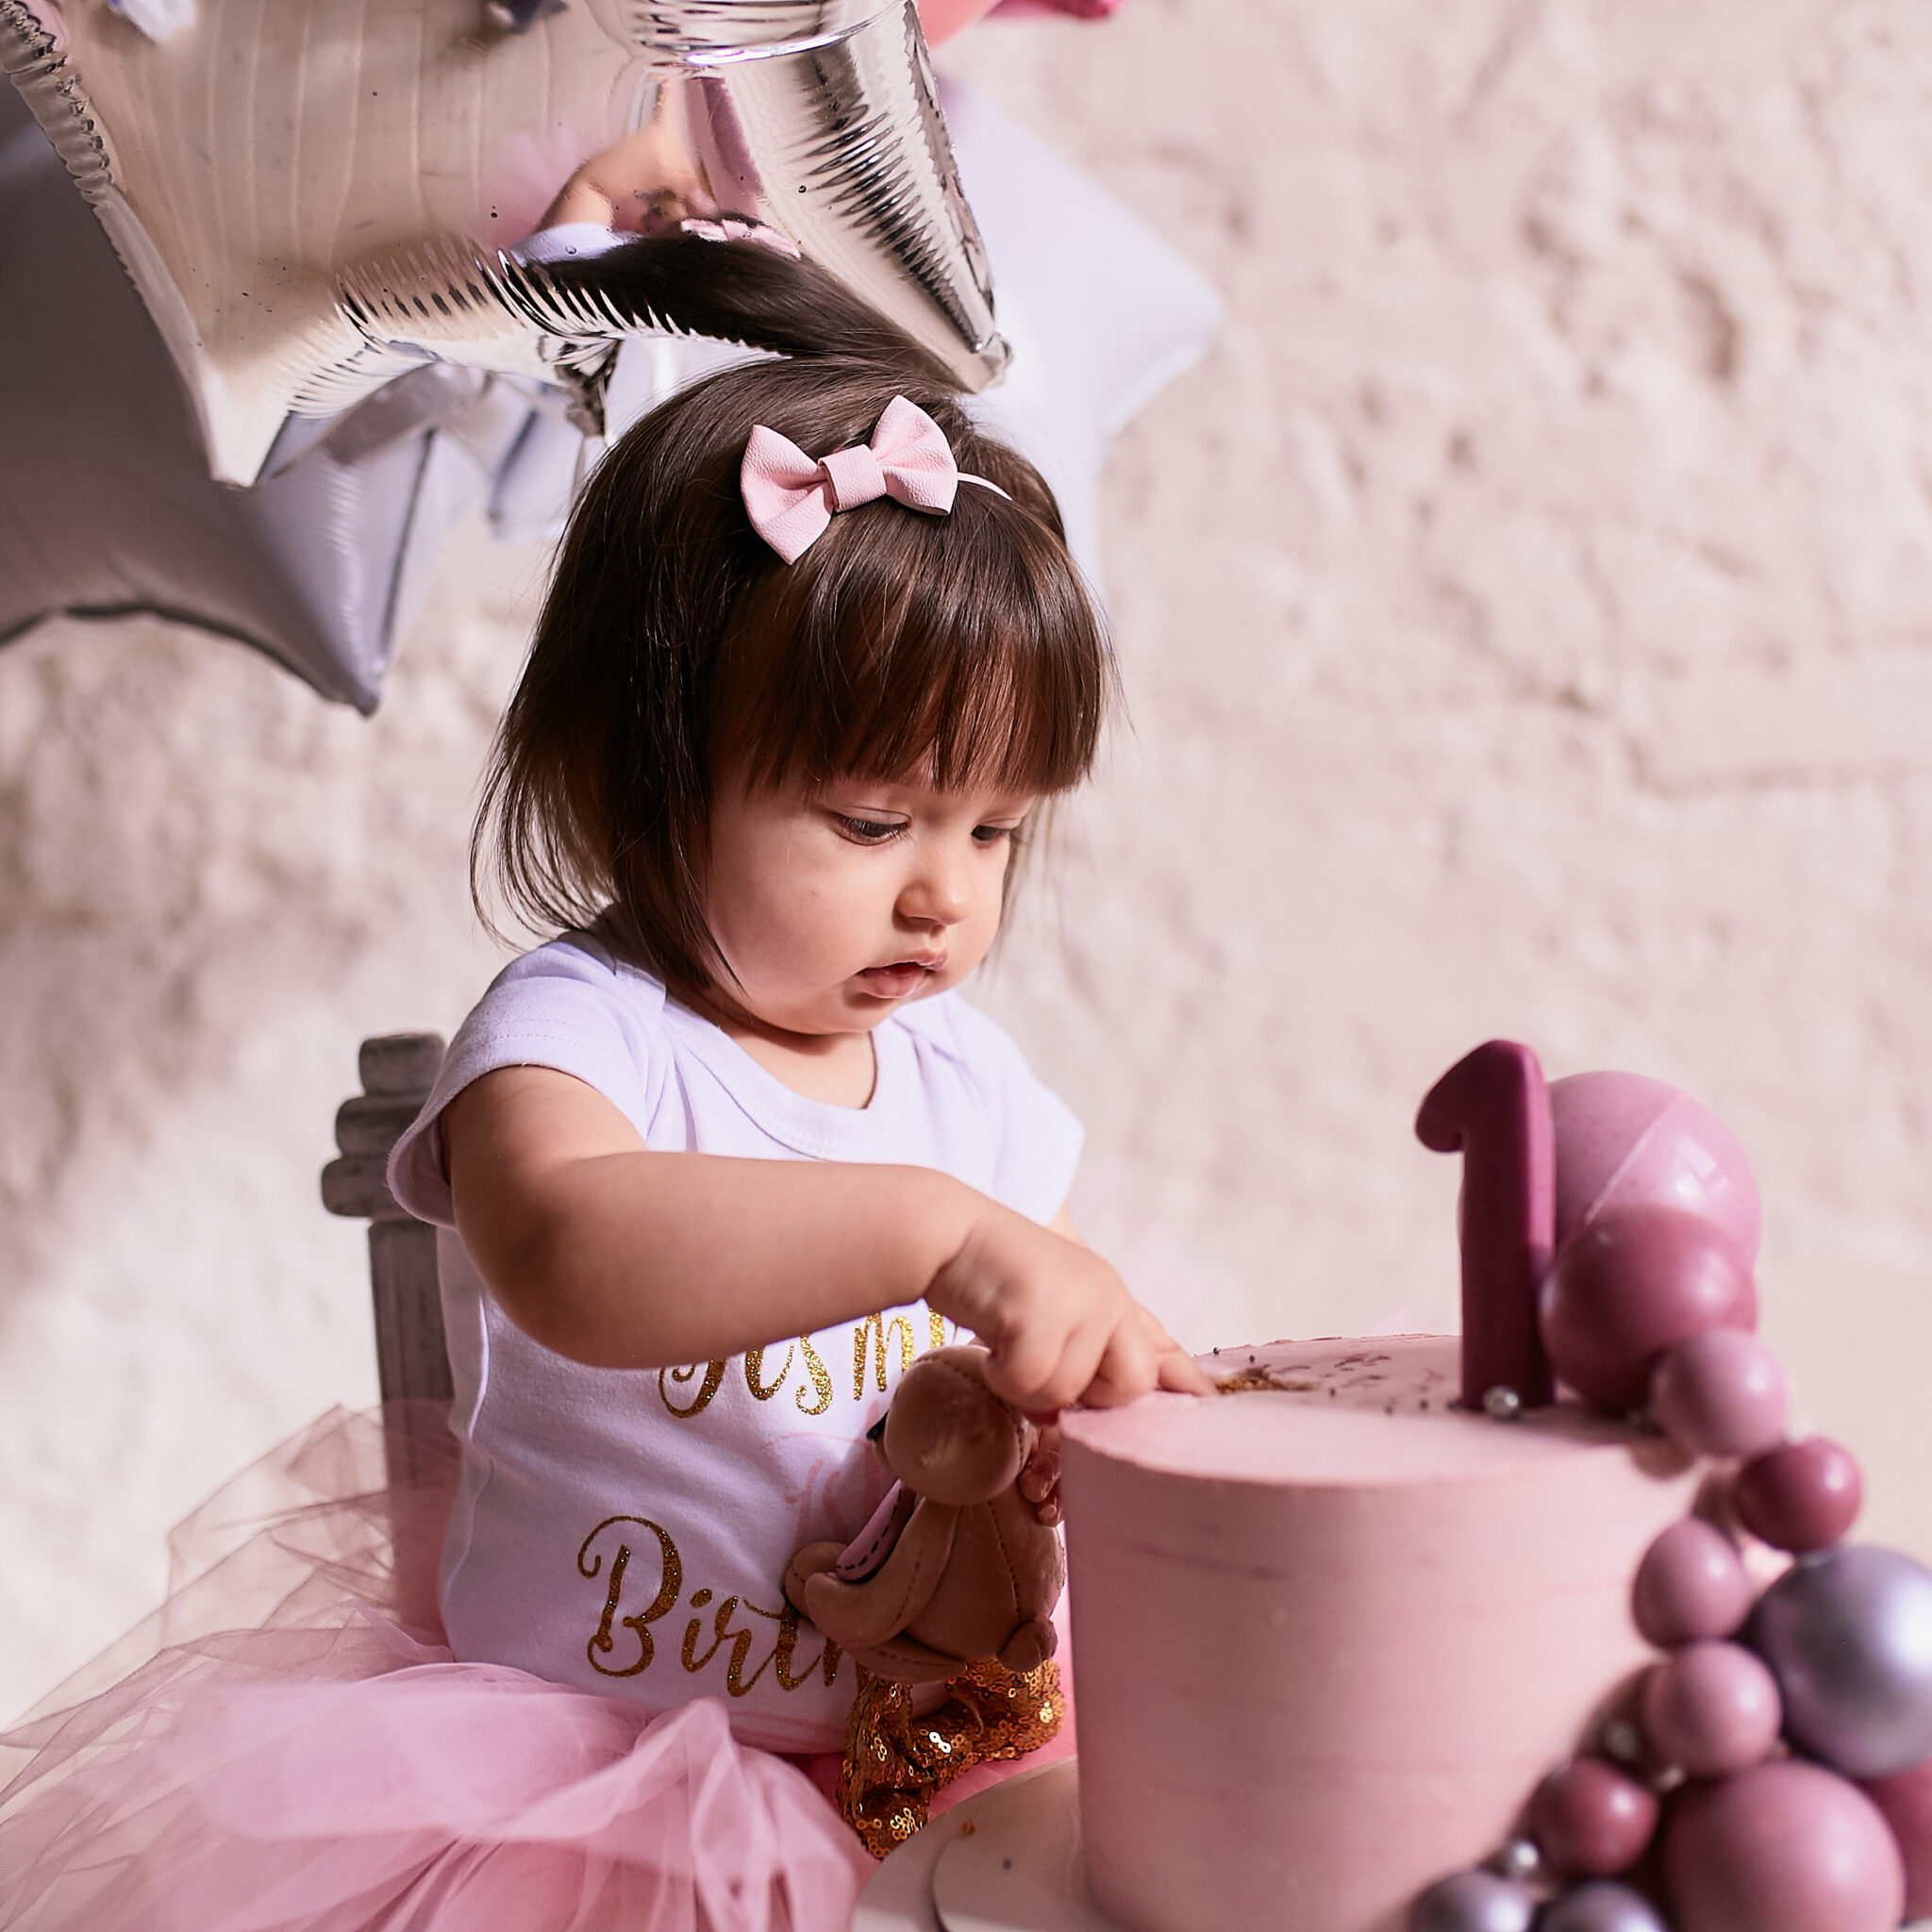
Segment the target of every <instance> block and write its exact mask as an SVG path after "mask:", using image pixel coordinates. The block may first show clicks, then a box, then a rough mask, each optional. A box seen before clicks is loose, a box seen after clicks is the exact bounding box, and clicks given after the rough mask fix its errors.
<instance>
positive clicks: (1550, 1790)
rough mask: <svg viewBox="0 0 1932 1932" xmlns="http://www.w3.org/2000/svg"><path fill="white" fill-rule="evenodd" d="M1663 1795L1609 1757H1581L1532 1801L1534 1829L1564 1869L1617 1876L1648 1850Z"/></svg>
mask: <svg viewBox="0 0 1932 1932" xmlns="http://www.w3.org/2000/svg"><path fill="white" fill-rule="evenodd" d="M1656 1829H1657V1799H1656V1798H1655V1797H1654V1796H1653V1795H1652V1793H1651V1792H1650V1791H1649V1790H1647V1789H1646V1788H1645V1787H1644V1786H1642V1785H1641V1784H1639V1783H1638V1782H1637V1780H1636V1779H1635V1778H1633V1777H1630V1776H1629V1775H1627V1774H1625V1773H1624V1772H1621V1771H1619V1770H1618V1769H1617V1767H1616V1766H1615V1765H1614V1764H1612V1763H1611V1762H1610V1761H1609V1760H1608V1759H1607V1758H1606V1757H1576V1758H1573V1759H1572V1760H1571V1761H1570V1762H1569V1763H1568V1764H1565V1765H1563V1766H1561V1767H1559V1768H1558V1769H1557V1770H1556V1771H1553V1772H1551V1774H1549V1776H1548V1777H1546V1778H1544V1780H1543V1781H1542V1783H1541V1784H1540V1785H1539V1786H1538V1787H1537V1790H1536V1796H1535V1797H1534V1798H1532V1799H1531V1800H1530V1804H1529V1835H1530V1837H1531V1838H1533V1839H1534V1840H1536V1843H1537V1849H1538V1850H1539V1851H1540V1852H1541V1853H1542V1855H1543V1857H1544V1858H1545V1859H1546V1860H1547V1861H1548V1862H1549V1864H1550V1865H1551V1866H1552V1867H1553V1868H1554V1869H1555V1870H1556V1871H1558V1872H1562V1873H1566V1874H1569V1875H1570V1876H1571V1877H1574V1878H1611V1877H1614V1876H1615V1875H1616V1874H1618V1873H1619V1872H1627V1871H1628V1870H1629V1869H1630V1867H1631V1866H1632V1865H1634V1864H1636V1862H1637V1861H1638V1859H1639V1858H1641V1857H1642V1856H1643V1852H1644V1847H1645V1846H1646V1845H1648V1844H1649V1843H1650V1837H1651V1833H1652V1832H1654V1831H1655V1830H1656Z"/></svg>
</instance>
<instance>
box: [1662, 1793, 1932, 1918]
mask: <svg viewBox="0 0 1932 1932" xmlns="http://www.w3.org/2000/svg"><path fill="white" fill-rule="evenodd" d="M1663 1863H1664V1886H1665V1890H1666V1891H1667V1892H1668V1894H1669V1899H1670V1907H1671V1924H1672V1925H1673V1926H1674V1928H1675V1932H1893V1928H1894V1927H1896V1926H1897V1924H1898V1923H1899V1920H1900V1919H1901V1917H1902V1916H1903V1915H1904V1912H1905V1903H1906V1878H1905V1868H1904V1865H1903V1864H1902V1863H1901V1861H1900V1858H1899V1852H1898V1846H1897V1844H1896V1843H1895V1842H1894V1841H1893V1840H1892V1836H1891V1831H1890V1827H1889V1826H1888V1825H1887V1824H1886V1822H1885V1819H1884V1817H1883V1816H1882V1814H1881V1813H1880V1812H1879V1809H1878V1807H1876V1806H1875V1805H1874V1804H1873V1802H1872V1800H1871V1799H1870V1798H1868V1797H1867V1796H1866V1795H1865V1794H1864V1792H1863V1791H1861V1790H1859V1789H1858V1788H1857V1785H1855V1784H1851V1783H1848V1782H1847V1781H1846V1780H1845V1779H1844V1778H1841V1777H1840V1776H1838V1775H1837V1774H1836V1773H1834V1772H1829V1771H1824V1770H1823V1769H1821V1768H1820V1767H1819V1766H1818V1765H1815V1764H1807V1763H1805V1762H1804V1761H1803V1760H1802V1759H1800V1758H1795V1757H1787V1758H1780V1759H1777V1760H1775V1761H1774V1762H1773V1763H1770V1764H1760V1765H1758V1766H1757V1767H1756V1768H1755V1769H1753V1770H1751V1771H1746V1772H1740V1774H1738V1775H1737V1776H1736V1777H1729V1778H1725V1779H1724V1781H1723V1782H1722V1783H1719V1784H1713V1785H1704V1786H1701V1787H1693V1788H1692V1789H1691V1790H1689V1791H1688V1792H1687V1793H1686V1794H1685V1796H1684V1797H1683V1798H1682V1799H1681V1800H1680V1801H1679V1803H1678V1805H1677V1807H1676V1808H1675V1809H1674V1811H1673V1812H1672V1814H1671V1819H1670V1823H1669V1824H1667V1825H1665V1827H1664V1859H1663Z"/></svg>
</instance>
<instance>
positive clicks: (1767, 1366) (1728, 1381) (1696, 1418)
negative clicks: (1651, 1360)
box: [1650, 1328, 1790, 1456]
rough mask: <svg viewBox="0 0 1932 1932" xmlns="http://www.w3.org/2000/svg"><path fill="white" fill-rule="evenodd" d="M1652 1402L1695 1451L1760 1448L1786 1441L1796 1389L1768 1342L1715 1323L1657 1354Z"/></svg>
mask: <svg viewBox="0 0 1932 1932" xmlns="http://www.w3.org/2000/svg"><path fill="white" fill-rule="evenodd" d="M1650 1406H1651V1408H1652V1410H1653V1412H1654V1413H1655V1414H1656V1416H1657V1423H1658V1424H1659V1425H1660V1426H1661V1427H1662V1429H1663V1432H1664V1434H1665V1435H1667V1436H1668V1437H1670V1439H1671V1441H1674V1443H1676V1444H1677V1446H1678V1447H1679V1448H1681V1449H1688V1450H1690V1451H1691V1454H1692V1455H1693V1456H1761V1455H1762V1454H1763V1453H1764V1452H1765V1451H1766V1450H1767V1449H1775V1448H1776V1447H1777V1445H1778V1444H1779V1443H1780V1442H1781V1441H1784V1434H1785V1418H1786V1416H1787V1415H1788V1414H1789V1413H1790V1393H1789V1391H1787V1389H1786V1386H1785V1372H1784V1370H1783V1369H1781V1368H1780V1367H1779V1366H1778V1361H1777V1357H1775V1356H1774V1355H1773V1354H1772V1352H1771V1351H1770V1349H1768V1348H1766V1347H1765V1345H1764V1344H1763V1342H1761V1341H1758V1340H1757V1337H1756V1336H1754V1335H1746V1334H1744V1333H1743V1332H1742V1331H1741V1330H1740V1329H1737V1328H1714V1329H1712V1330H1711V1331H1710V1333H1709V1334H1707V1335H1693V1336H1692V1337H1691V1340H1690V1341H1680V1342H1678V1343H1677V1345H1676V1346H1675V1347H1674V1348H1673V1349H1670V1350H1668V1351H1667V1352H1666V1353H1665V1354H1664V1355H1663V1357H1661V1358H1660V1359H1659V1360H1658V1362H1657V1367H1656V1368H1655V1369H1653V1370H1652V1371H1651V1376H1650Z"/></svg>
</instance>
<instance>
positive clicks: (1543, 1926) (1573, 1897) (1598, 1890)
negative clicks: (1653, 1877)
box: [1537, 1878, 1669, 1932]
mask: <svg viewBox="0 0 1932 1932" xmlns="http://www.w3.org/2000/svg"><path fill="white" fill-rule="evenodd" d="M1537 1932H1669V1928H1668V1927H1667V1926H1666V1925H1665V1924H1664V1922H1663V1919H1662V1917H1661V1916H1660V1915H1659V1913H1658V1911H1657V1907H1655V1906H1654V1905H1652V1904H1651V1902H1650V1901H1649V1900H1648V1899H1647V1898H1645V1897H1644V1895H1643V1894H1642V1893H1641V1891H1633V1890H1631V1889H1630V1887H1629V1886H1627V1885H1618V1884H1616V1883H1615V1882H1614V1881H1613V1880H1611V1879H1607V1878H1596V1879H1592V1880H1591V1882H1590V1883H1589V1884H1587V1885H1579V1886H1577V1887H1576V1889H1575V1890H1574V1891H1566V1892H1565V1893H1564V1894H1563V1896H1562V1897H1561V1898H1559V1899H1557V1900H1556V1901H1555V1902H1554V1903H1553V1904H1551V1905H1549V1906H1547V1907H1544V1910H1543V1915H1542V1917H1541V1919H1539V1920H1538V1921H1537Z"/></svg>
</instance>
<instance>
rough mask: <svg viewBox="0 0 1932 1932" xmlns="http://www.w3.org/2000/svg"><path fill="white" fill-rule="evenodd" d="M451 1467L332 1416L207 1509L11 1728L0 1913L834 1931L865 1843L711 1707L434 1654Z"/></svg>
mask: <svg viewBox="0 0 1932 1932" xmlns="http://www.w3.org/2000/svg"><path fill="white" fill-rule="evenodd" d="M453 1472H454V1445H453V1443H451V1442H450V1439H449V1437H448V1436H447V1433H446V1432H444V1431H442V1430H441V1428H440V1427H436V1426H425V1425H424V1424H423V1422H422V1419H421V1418H411V1417H408V1416H407V1415H404V1414H400V1413H399V1412H397V1411H394V1410H391V1412H390V1414H389V1415H388V1417H387V1418H384V1417H378V1416H363V1417H355V1416H348V1415H344V1414H342V1413H341V1412H337V1413H335V1414H333V1415H331V1416H327V1417H325V1418H324V1419H323V1420H322V1422H320V1423H318V1424H315V1425H314V1426H313V1427H312V1428H310V1429H309V1430H308V1431H307V1432H306V1433H305V1434H304V1435H303V1436H301V1437H299V1438H297V1439H296V1440H295V1441H293V1442H292V1443H291V1444H288V1445H286V1446H285V1448H284V1449H282V1450H280V1451H277V1452H276V1453H275V1456H273V1457H270V1458H268V1459H267V1460H266V1461H265V1462H264V1463H262V1464H259V1465H258V1466H257V1467H256V1468H255V1469H253V1470H250V1471H249V1472H247V1473H246V1474H244V1475H242V1477H240V1478H238V1479H237V1481H236V1482H235V1483H233V1484H230V1485H229V1486H228V1487H227V1488H226V1489H225V1490H224V1491H222V1492H221V1493H220V1494H219V1495H217V1496H216V1497H215V1498H214V1499H213V1500H212V1501H211V1502H210V1503H209V1504H208V1505H207V1506H205V1507H204V1508H202V1509H201V1510H199V1511H197V1512H196V1514H195V1516H194V1517H193V1518H192V1519H190V1521H189V1523H188V1524H184V1525H183V1528H182V1530H181V1531H179V1532H177V1534H176V1537H175V1541H174V1544H173V1546H172V1556H173V1559H174V1562H173V1569H174V1579H173V1587H172V1588H171V1591H170V1594H169V1598H168V1601H167V1603H166V1605H165V1606H164V1607H163V1608H162V1609H161V1610H160V1611H158V1612H157V1613H156V1615H155V1616H154V1617H152V1618H150V1619H149V1620H148V1622H147V1623H146V1624H143V1625H142V1626H141V1627H140V1628H139V1629H137V1630H136V1631H135V1632H133V1633H131V1634H130V1635H129V1637H127V1638H126V1639H124V1640H123V1641H122V1642H121V1643H120V1644H117V1645H116V1646H115V1647H114V1648H113V1649H112V1650H110V1651H109V1652H108V1653H107V1654H106V1655H105V1656H104V1657H102V1658H100V1659H99V1660H97V1662H96V1663H95V1664H94V1665H92V1666H91V1667H90V1668H89V1670H88V1671H87V1672H85V1673H83V1674H82V1675H81V1677H79V1678H76V1679H75V1680H72V1681H70V1683H68V1684H67V1685H64V1686H62V1687H61V1689H60V1690H59V1691H57V1692H55V1693H54V1695H53V1696H52V1697H50V1698H48V1699H47V1700H46V1701H45V1702H44V1703H43V1704H42V1706H41V1707H40V1708H39V1709H38V1710H37V1711H35V1712H33V1713H30V1714H29V1716H28V1717H27V1719H26V1720H25V1721H24V1722H23V1723H22V1724H21V1725H20V1726H18V1727H17V1728H16V1729H15V1730H14V1731H12V1732H11V1733H9V1734H8V1735H7V1736H5V1737H0V1777H4V1778H6V1779H7V1782H6V1783H5V1785H4V1788H0V1924H4V1925H7V1926H8V1927H10V1928H14V1932H51V1928H55V1927H60V1928H82V1927H85V1928H87V1932H123V1928H125V1932H293V1928H300V1932H375V1928H381V1932H473V1928H474V1932H486V1928H487V1932H565V1928H572V1932H575V1928H586V1932H588V1928H593V1927H594V1928H603V1927H609V1928H612V1932H616V1928H619V1927H622V1928H624V1932H845V1928H846V1927H847V1925H848V1924H849V1923H850V1919H851V1913H852V1906H853V1901H854V1900H855V1898H856V1897H857V1895H858V1889H859V1887H860V1885H861V1884H862V1883H863V1882H864V1879H865V1877H866V1875H867V1874H868V1873H869V1872H870V1871H871V1870H872V1869H873V1867H872V1861H871V1859H870V1858H868V1857H866V1855H865V1853H864V1852H863V1851H862V1850H861V1849H860V1847H859V1845H858V1840H857V1839H856V1838H855V1837H854V1835H853V1834H852V1832H851V1831H850V1830H849V1829H848V1828H847V1827H846V1825H845V1824H844V1823H843V1822H842V1821H841V1819H840V1817H839V1816H838V1814H837V1812H836V1811H835V1810H834V1809H833V1807H831V1806H830V1805H829V1804H828V1803H827V1802H826V1800H825V1798H824V1795H822V1793H821V1791H820V1790H819V1789H818V1788H817V1787H816V1785H815V1783H814V1781H813V1779H812V1778H809V1777H808V1776H807V1775H806V1774H805V1773H804V1772H802V1771H801V1770H799V1769H798V1768H796V1767H795V1766H794V1765H792V1764H791V1763H790V1762H788V1761H786V1760H785V1759H783V1758H780V1757H773V1756H772V1755H770V1754H769V1753H766V1752H762V1751H758V1750H754V1749H752V1748H750V1747H748V1746H745V1745H741V1744H740V1743H739V1742H737V1740H734V1739H733V1737H732V1736H731V1732H730V1728H729V1725H728V1724H727V1722H726V1719H725V1713H724V1706H723V1705H722V1704H720V1703H717V1702H715V1701H710V1700H706V1701H701V1702H696V1703H692V1704H688V1705H685V1706H683V1707H680V1708H679V1709H676V1710H675V1711H672V1712H670V1713H668V1714H666V1715H663V1716H659V1717H656V1718H651V1717H647V1716H646V1715H644V1714H643V1713H641V1712H640V1711H638V1710H636V1709H635V1708H634V1707H630V1706H628V1705H625V1704H622V1703H618V1702H616V1701H614V1700H611V1699H607V1698H601V1697H597V1696H594V1695H590V1694H586V1693H584V1692H581V1691H572V1690H566V1689H562V1688H560V1687H558V1686H557V1685H554V1684H550V1683H547V1682H545V1681H543V1680H542V1679H541V1678H537V1677H532V1676H529V1675H527V1674H525V1673H523V1672H521V1671H516V1670H510V1669H508V1668H504V1667H501V1666H497V1665H491V1664H476V1663H458V1662H456V1661H455V1660H453V1659H452V1657H451V1655H450V1652H449V1650H448V1648H447V1646H446V1644H445V1643H444V1642H443V1641H442V1634H441V1629H440V1627H438V1625H437V1624H436V1620H435V1611H434V1605H433V1593H432V1579H433V1572H434V1560H433V1559H434V1551H435V1546H436V1542H437V1541H438V1539H439V1538H440V1534H441V1530H440V1525H441V1521H442V1517H443V1514H444V1512H445V1510H446V1507H447V1498H448V1493H449V1485H450V1483H451V1481H452V1480H453ZM1013 1768H1016V1767H1003V1769H1008V1770H1010V1769H1013Z"/></svg>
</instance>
